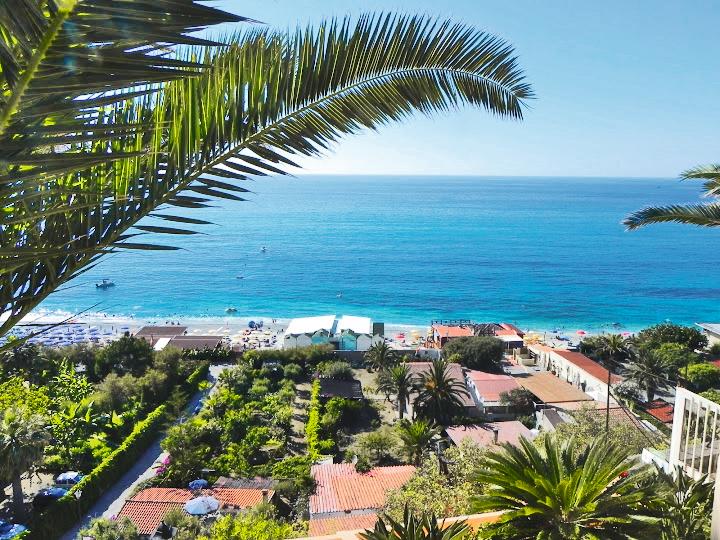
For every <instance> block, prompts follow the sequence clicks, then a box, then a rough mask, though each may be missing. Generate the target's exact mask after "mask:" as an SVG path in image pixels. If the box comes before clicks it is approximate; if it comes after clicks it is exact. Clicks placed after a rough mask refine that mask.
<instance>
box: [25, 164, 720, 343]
mask: <svg viewBox="0 0 720 540" xmlns="http://www.w3.org/2000/svg"><path fill="white" fill-rule="evenodd" d="M248 187H249V188H250V189H251V190H252V193H250V194H249V197H248V201H245V202H235V201H227V200H222V201H217V202H216V203H215V206H214V207H212V208H208V209H202V210H184V211H181V210H179V209H177V208H168V209H167V210H166V212H165V213H175V214H178V213H181V214H184V215H188V216H192V217H196V218H199V219H204V220H207V221H210V222H212V223H213V225H209V226H196V227H194V229H195V230H197V231H200V232H201V234H198V235H195V236H177V235H172V236H170V235H156V234H147V235H144V236H143V237H142V242H150V243H160V244H165V245H174V246H178V247H180V248H181V249H180V250H177V251H154V252H148V251H125V252H120V253H117V254H113V255H110V256H106V257H105V258H104V260H103V261H102V263H101V264H99V265H98V266H97V267H96V268H94V269H93V270H91V271H89V272H87V273H85V274H82V275H81V276H79V277H78V278H76V279H75V280H74V281H72V282H70V283H69V284H67V285H65V286H64V288H63V290H61V291H59V292H56V293H55V294H53V295H51V296H50V297H49V298H47V299H46V300H45V301H44V302H43V303H42V304H41V306H40V307H39V308H38V310H36V313H53V312H58V313H59V312H62V313H74V312H80V311H83V310H88V309H91V310H92V311H94V312H99V313H107V314H112V315H122V316H133V317H135V318H137V319H159V320H162V319H167V318H171V319H182V318H184V317H194V318H198V317H201V318H218V319H227V318H228V317H233V316H236V317H266V318H270V317H278V318H280V317H282V318H286V319H287V318H291V317H296V316H309V315H319V314H330V313H335V314H348V315H360V316H368V317H371V318H372V319H373V320H375V321H380V322H386V323H388V324H389V323H395V324H407V325H427V324H428V323H429V322H430V321H431V320H433V319H451V318H462V319H473V320H475V321H488V322H489V321H495V322H501V321H505V322H512V323H515V324H517V325H518V326H520V327H522V328H533V329H563V330H577V329H585V330H587V331H604V329H619V328H625V329H627V330H637V329H639V328H642V327H644V326H648V325H651V324H655V323H658V322H663V321H672V322H675V323H682V324H693V323H695V322H699V321H718V320H720V280H718V269H720V263H719V262H718V259H719V258H720V249H719V247H720V230H711V229H700V228H696V227H692V226H682V225H670V224H668V225H657V226H652V227H648V228H645V229H641V230H638V231H633V232H629V231H626V230H625V228H624V227H623V225H622V224H621V220H622V219H623V217H624V216H626V215H627V214H628V213H630V212H632V211H634V210H637V209H639V208H642V207H643V206H645V205H649V204H669V203H679V202H696V201H697V200H698V198H699V196H700V191H701V187H702V186H701V185H700V184H698V183H692V182H687V181H686V182H681V181H679V180H676V179H669V178H573V177H563V178H548V177H542V178H541V177H458V176H361V175H358V176H300V177H266V178H261V179H257V180H254V181H252V182H250V183H249V184H248ZM144 223H145V224H152V223H156V222H154V221H153V220H152V219H150V220H146V221H145V222H144ZM162 224H163V225H167V224H168V222H162ZM103 278H107V279H109V280H112V281H113V282H114V283H115V287H111V288H108V289H99V288H97V287H96V286H95V284H96V283H97V282H99V281H100V280H101V279H103ZM228 308H233V309H235V310H236V311H235V312H234V314H232V315H228V314H227V313H226V309H228Z"/></svg>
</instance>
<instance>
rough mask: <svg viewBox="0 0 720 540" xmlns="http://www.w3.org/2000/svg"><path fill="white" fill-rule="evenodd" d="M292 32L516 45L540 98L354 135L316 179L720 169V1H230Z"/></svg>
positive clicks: (311, 164)
mask: <svg viewBox="0 0 720 540" xmlns="http://www.w3.org/2000/svg"><path fill="white" fill-rule="evenodd" d="M213 5H216V6H219V7H222V8H224V9H227V10H229V11H232V12H234V13H238V14H241V15H245V16H247V17H251V18H253V19H256V20H259V21H262V22H263V23H265V24H267V25H268V26H270V27H272V28H277V29H292V28H295V26H296V25H298V24H301V25H303V26H304V25H306V24H307V23H316V22H319V21H321V20H323V19H325V18H329V17H343V16H346V15H350V16H357V15H358V14H360V13H363V12H371V11H393V12H402V13H413V14H414V13H419V14H425V15H430V16H435V17H442V18H451V19H453V20H457V21H460V22H463V23H466V24H468V25H472V26H475V27H477V28H480V29H483V30H486V31H488V32H490V33H492V34H495V35H497V36H500V37H502V38H504V39H506V40H507V41H509V42H510V43H512V44H513V45H514V46H515V48H516V51H517V53H518V55H519V61H520V65H521V67H522V68H523V70H524V72H525V74H526V76H527V79H528V81H529V82H530V83H531V84H532V86H533V89H534V92H535V94H536V96H537V98H536V99H535V100H533V101H532V102H531V103H530V106H529V108H528V110H526V112H525V119H524V120H523V121H522V122H518V121H511V120H503V119H496V118H493V117H491V116H490V115H488V114H487V113H484V112H483V111H481V110H472V109H470V108H464V109H462V110H460V111H456V112H449V113H444V114H442V115H441V116H438V115H436V116H434V117H432V118H427V117H423V116H420V115H417V116H415V117H413V118H411V119H409V120H407V121H405V122H404V123H402V124H395V125H392V126H386V127H383V128H381V132H370V131H368V132H364V133H361V134H359V135H356V136H353V137H350V138H346V139H343V140H342V141H341V142H340V143H339V144H338V145H337V147H336V148H334V149H333V152H331V153H328V154H327V155H326V156H323V157H321V158H313V159H307V160H302V161H301V165H302V166H303V172H304V173H311V174H413V175H414V174H451V175H502V176H609V177H672V178H675V177H676V176H677V174H678V173H679V172H681V171H683V170H685V169H687V168H689V167H690V166H693V165H697V164H701V163H712V162H720V148H718V132H717V128H718V126H720V99H719V97H720V69H718V62H719V59H720V39H718V37H717V36H718V34H717V28H718V26H720V3H718V2H717V0H714V1H710V0H708V1H700V0H689V1H686V2H677V1H668V0H632V1H630V2H628V1H627V0H606V1H603V2H596V1H590V0H573V1H570V0H548V1H545V2H540V1H537V0H513V1H508V2H488V1H486V0H455V1H446V2H438V1H430V0H412V1H410V0H383V1H380V0H362V1H357V0H356V1H348V0H262V1H258V0H219V1H218V2H215V3H214V4H213Z"/></svg>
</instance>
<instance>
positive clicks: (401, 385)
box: [378, 364, 415, 420]
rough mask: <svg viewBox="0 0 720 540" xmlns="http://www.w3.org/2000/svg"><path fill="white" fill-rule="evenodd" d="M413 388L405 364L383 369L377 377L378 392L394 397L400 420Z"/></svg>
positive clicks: (408, 369)
mask: <svg viewBox="0 0 720 540" xmlns="http://www.w3.org/2000/svg"><path fill="white" fill-rule="evenodd" d="M414 388H415V382H414V380H413V376H412V373H411V372H410V368H409V367H408V366H407V364H398V365H397V366H392V367H391V368H388V369H384V370H382V371H381V372H380V374H379V375H378V392H382V393H384V394H386V395H388V396H390V395H394V396H395V402H396V403H397V410H398V416H399V418H400V419H401V420H402V418H403V414H404V413H405V407H406V406H407V402H408V399H409V398H410V394H411V393H412V391H413V390H414Z"/></svg>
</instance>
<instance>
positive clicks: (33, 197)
mask: <svg viewBox="0 0 720 540" xmlns="http://www.w3.org/2000/svg"><path fill="white" fill-rule="evenodd" d="M166 1H168V2H169V1H170V0H166ZM226 41H228V42H230V45H229V46H227V47H224V48H222V49H211V50H206V51H205V53H204V56H199V55H198V53H196V52H194V51H189V52H186V54H185V56H183V57H182V58H183V59H184V61H188V62H191V61H193V59H194V58H196V57H202V62H201V64H203V65H209V66H211V67H210V68H209V69H207V70H205V71H204V72H203V73H202V74H201V75H199V76H197V77H193V78H183V79H178V80H174V81H171V82H170V83H168V84H167V85H165V86H164V87H163V88H162V90H161V91H160V92H158V93H157V94H154V95H152V96H148V95H142V96H140V97H134V98H133V99H128V100H126V101H125V102H123V103H122V104H115V105H114V106H113V107H109V108H108V111H107V112H106V113H105V114H107V115H108V116H109V120H107V119H106V118H105V117H103V119H102V121H100V120H97V119H95V120H96V123H97V124H98V125H105V123H106V122H109V123H110V124H111V125H115V124H121V125H124V126H132V125H140V124H143V125H145V124H147V125H149V127H147V128H144V129H142V130H136V131H133V130H130V131H128V132H123V133H121V134H120V135H119V136H118V137H116V138H115V139H113V141H107V140H100V141H94V142H93V145H95V146H96V147H97V148H98V150H97V151H98V152H100V151H107V149H108V148H111V149H112V150H114V151H122V152H124V153H125V154H127V155H126V156H125V157H124V158H123V159H122V160H117V161H112V160H105V161H103V162H101V163H94V164H93V165H92V166H91V167H86V168H82V167H81V166H80V165H78V166H77V167H72V168H71V172H70V173H68V174H65V175H60V174H58V173H57V171H55V170H54V169H52V168H51V166H49V165H44V164H35V165H34V167H35V168H33V169H31V170H30V171H29V172H28V173H27V174H26V175H25V176H24V177H23V178H22V179H21V180H20V181H16V183H15V184H13V186H12V188H11V189H10V193H9V199H8V201H9V204H8V205H7V208H8V211H7V212H5V214H4V215H2V216H0V231H2V235H3V238H2V241H3V245H8V246H15V247H16V248H17V250H18V252H22V250H26V249H27V250H33V256H32V257H25V258H23V256H22V255H17V256H15V257H5V258H3V256H2V254H1V253H0V261H1V262H2V263H3V265H2V267H3V268H4V267H7V268H12V270H11V271H3V270H2V268H0V290H1V293H2V294H1V296H0V306H2V311H4V312H5V311H9V312H10V318H9V319H8V321H9V322H7V323H5V325H4V326H3V327H0V334H1V333H2V330H3V329H7V328H9V325H10V324H11V323H12V321H15V320H17V319H18V318H19V317H22V315H23V314H25V313H27V312H28V311H29V310H30V309H32V308H33V307H34V306H36V305H37V304H38V303H39V302H40V301H41V300H42V299H43V298H45V297H46V296H47V295H48V294H50V293H51V292H52V291H53V290H54V289H55V288H56V287H57V286H59V285H60V284H62V283H64V282H66V281H67V280H69V279H71V278H72V277H73V275H75V274H76V273H77V272H78V271H79V270H81V269H82V268H83V267H84V266H85V265H87V264H89V263H90V262H91V261H96V260H97V258H98V257H100V256H101V255H102V254H104V253H106V252H108V251H112V250H116V249H122V248H125V247H129V246H128V242H127V240H128V238H129V235H133V234H137V233H134V232H130V231H129V230H130V229H131V228H132V227H134V226H136V225H138V222H139V221H140V220H141V219H142V218H144V217H146V216H148V215H150V214H155V213H156V211H157V210H158V209H165V210H166V211H167V210H169V207H172V206H177V207H181V208H202V207H204V206H207V204H208V203H209V202H210V201H211V200H213V199H216V198H225V199H231V200H243V199H244V197H243V196H241V195H243V194H244V193H245V192H246V191H247V188H246V187H244V186H243V184H244V182H245V181H246V180H248V179H249V177H251V176H263V175H268V174H283V173H285V172H286V171H287V169H288V168H289V167H293V166H294V165H295V164H294V161H293V158H294V156H296V155H309V156H311V155H318V154H320V153H321V152H323V151H324V150H325V149H327V148H329V146H330V145H331V144H332V143H334V142H335V141H337V140H338V139H339V138H341V137H342V136H343V135H348V134H353V133H357V132H359V131H361V130H363V129H367V128H370V129H377V128H379V127H380V126H382V125H385V124H387V123H389V122H392V121H399V120H403V119H405V118H406V117H408V116H409V115H410V114H411V113H413V112H421V113H424V114H433V113H444V112H446V111H448V110H450V109H456V108H458V107H460V106H463V105H470V106H476V107H480V108H483V109H485V110H487V111H489V112H491V113H492V114H495V115H498V116H501V117H506V118H511V119H521V118H522V114H523V109H524V107H525V104H526V102H527V100H528V99H530V98H532V97H533V95H532V91H531V88H530V86H529V84H528V83H527V82H526V81H525V79H524V76H523V74H522V71H521V70H520V68H519V66H518V63H517V59H516V56H515V53H514V50H513V48H512V47H511V46H510V45H509V44H508V43H506V42H505V41H503V40H501V39H499V38H496V37H493V36H491V35H489V34H486V33H484V32H481V31H478V30H475V29H473V28H471V27H468V26H465V25H462V24H454V23H451V22H449V21H436V20H434V19H430V18H426V17H405V16H393V15H380V16H363V17H360V19H359V20H358V21H357V22H356V23H351V22H350V21H349V20H344V21H331V22H328V23H325V24H322V25H320V26H319V27H318V28H317V29H307V30H302V31H301V30H298V31H297V32H296V33H295V34H293V35H291V36H288V35H286V34H284V33H276V32H270V31H251V32H247V33H244V34H238V35H235V36H233V37H232V38H230V39H228V40H226ZM90 131H91V130H90ZM62 166H64V167H65V166H67V167H70V164H69V163H62ZM43 167H46V168H48V169H49V170H44V169H43ZM37 168H39V169H37ZM89 188H92V189H89ZM71 205H79V206H80V207H82V208H83V211H82V212H73V211H72V207H71ZM93 205H94V206H93ZM58 209H66V210H67V211H66V212H62V211H58ZM163 216H164V220H166V221H168V220H169V221H176V222H183V220H184V219H187V218H183V217H180V216H174V215H172V214H167V213H164V214H163ZM2 220H12V222H13V223H14V225H13V226H9V227H7V228H6V229H3V228H2V225H3V222H2ZM142 226H143V227H145V231H147V230H148V229H147V225H145V224H143V225H142ZM164 226H166V227H167V228H172V226H171V224H167V223H165V224H164ZM154 232H157V229H155V230H154ZM162 232H170V231H169V230H166V231H162ZM143 247H148V246H145V245H143ZM58 249H59V250H60V253H58ZM42 250H47V253H48V255H47V256H38V255H37V252H39V251H40V252H41V251H42Z"/></svg>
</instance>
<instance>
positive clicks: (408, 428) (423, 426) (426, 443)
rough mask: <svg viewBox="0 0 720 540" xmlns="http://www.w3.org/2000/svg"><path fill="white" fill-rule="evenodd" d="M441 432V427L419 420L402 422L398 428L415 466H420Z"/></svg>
mask: <svg viewBox="0 0 720 540" xmlns="http://www.w3.org/2000/svg"><path fill="white" fill-rule="evenodd" d="M440 431H441V430H440V428H439V427H437V426H435V425H434V424H433V423H432V422H428V421H427V420H422V419H418V420H414V421H412V422H410V421H409V420H407V419H403V420H400V423H399V424H398V426H397V432H398V436H399V437H400V440H401V441H402V444H403V449H404V451H405V453H406V454H407V456H408V459H409V460H410V461H411V462H412V464H413V465H415V466H419V465H420V463H421V461H422V457H423V454H425V451H426V450H427V449H428V448H429V447H430V444H431V443H432V442H433V441H434V440H435V439H436V438H437V437H438V436H439V435H440Z"/></svg>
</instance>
